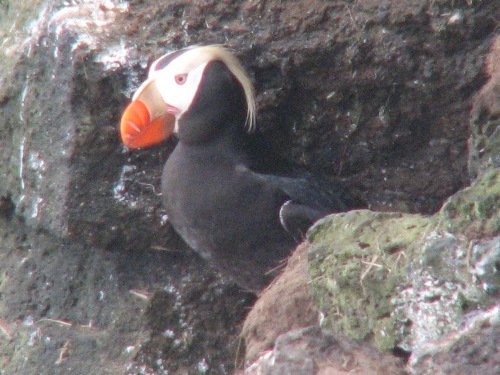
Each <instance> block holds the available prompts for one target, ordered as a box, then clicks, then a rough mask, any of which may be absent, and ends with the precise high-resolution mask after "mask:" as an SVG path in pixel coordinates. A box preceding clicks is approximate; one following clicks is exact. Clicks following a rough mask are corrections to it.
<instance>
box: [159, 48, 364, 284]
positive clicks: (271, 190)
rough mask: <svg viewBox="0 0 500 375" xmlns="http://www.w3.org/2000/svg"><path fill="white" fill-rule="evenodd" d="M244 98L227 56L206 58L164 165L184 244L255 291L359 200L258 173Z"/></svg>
mask: <svg viewBox="0 0 500 375" xmlns="http://www.w3.org/2000/svg"><path fill="white" fill-rule="evenodd" d="M175 58H177V56H176V57H175ZM175 58H174V59H170V61H173V60H175ZM163 65H165V66H168V63H167V64H163ZM163 65H162V67H163ZM247 96H248V90H246V91H245V89H244V83H242V82H241V81H240V80H239V79H238V77H237V76H236V75H235V74H234V72H233V70H231V67H230V66H228V63H227V62H226V61H222V60H218V59H214V60H209V61H208V62H207V64H206V66H205V67H204V70H203V74H202V76H201V79H200V82H199V85H198V86H197V89H196V93H195V95H194V96H193V101H192V102H191V104H190V105H189V108H188V109H187V110H185V111H184V112H183V113H181V114H177V116H176V121H177V125H176V129H177V137H178V139H179V142H178V144H177V146H176V147H175V149H174V151H173V152H172V154H171V155H170V157H169V158H168V160H167V162H166V165H165V168H164V172H163V177H162V194H163V199H164V204H165V208H166V211H167V214H168V217H169V220H170V222H171V223H172V225H173V227H174V228H175V230H176V231H177V232H178V233H179V234H180V236H181V237H182V238H183V239H184V240H185V241H186V243H187V244H188V245H189V246H190V247H192V248H193V249H194V250H195V251H196V252H198V253H199V254H200V255H201V256H202V257H203V258H205V259H206V260H207V261H208V262H210V263H211V264H212V265H214V266H215V268H216V269H217V270H219V271H220V272H221V273H222V274H225V275H228V276H230V277H231V278H232V279H234V280H235V281H236V282H237V283H238V284H239V285H241V286H242V287H243V288H245V289H247V290H250V291H255V292H258V291H260V290H262V288H263V287H265V286H266V285H267V284H268V283H269V281H270V280H271V279H272V277H273V276H275V274H276V270H277V269H279V266H280V265H282V264H284V261H285V260H286V258H287V256H288V255H289V254H290V252H291V251H292V250H293V249H294V247H295V246H296V244H297V242H298V241H299V240H300V239H302V238H303V235H304V234H305V232H306V230H307V228H308V227H309V226H310V225H311V224H312V223H313V222H314V221H316V220H317V219H319V218H321V217H322V216H324V215H326V214H328V213H332V212H339V211H345V210H346V209H348V208H349V207H351V206H352V205H353V204H354V203H355V202H354V201H352V200H351V198H350V197H349V193H348V191H347V190H346V188H345V187H344V186H342V185H341V184H340V183H331V182H330V181H327V180H325V179H321V178H318V177H316V176H312V175H310V174H303V175H297V174H295V175H291V176H290V175H272V174H266V173H259V171H258V170H255V169H254V166H255V163H254V157H255V154H254V155H253V156H252V155H251V154H252V153H249V152H248V147H249V143H248V136H247V131H246V126H245V125H246V123H247V121H248V113H249V111H248V106H249V103H248V98H247ZM167 104H168V103H167Z"/></svg>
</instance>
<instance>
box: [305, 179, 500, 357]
mask: <svg viewBox="0 0 500 375" xmlns="http://www.w3.org/2000/svg"><path fill="white" fill-rule="evenodd" d="M499 192H500V181H499V171H498V170H494V171H490V172H489V173H485V174H484V175H482V176H481V177H480V178H479V179H478V180H477V181H476V182H475V183H474V184H473V185H472V186H471V187H469V188H466V189H464V190H462V191H460V192H458V193H457V194H456V195H454V196H452V197H451V198H450V199H449V200H448V201H447V202H446V204H445V205H444V206H443V208H442V210H441V211H440V212H439V213H437V214H436V215H434V216H433V217H425V216H420V215H409V214H397V213H377V212H370V211H366V210H361V211H351V212H348V213H343V214H337V215H331V216H329V217H326V218H325V219H323V220H321V221H320V222H318V223H317V224H316V225H315V226H314V227H313V228H311V230H310V231H309V233H308V239H309V241H310V242H311V243H312V247H311V250H310V252H309V262H310V272H311V284H312V290H313V296H314V299H315V301H316V304H317V306H318V308H319V310H320V311H321V312H322V313H323V315H324V319H323V325H324V326H326V327H328V328H331V329H332V330H334V331H337V332H342V333H344V334H346V335H347V336H349V337H351V338H354V339H357V340H370V341H373V342H374V344H375V345H376V347H377V348H379V349H382V350H390V349H394V348H395V347H396V346H399V347H401V348H402V349H404V350H407V351H412V350H414V349H415V348H420V347H422V346H423V345H425V344H426V343H428V342H429V340H437V339H439V338H440V337H442V336H443V335H445V334H448V333H451V332H453V331H454V330H457V329H458V327H459V326H460V325H461V324H462V321H463V319H464V316H465V314H467V313H468V312H470V311H471V309H476V308H488V307H491V306H492V305H494V304H495V303H496V299H497V294H498V291H499V290H500V277H499V274H498V270H497V262H498V259H499V257H500V239H499V237H498V232H499V230H498V228H499V220H500V218H499V216H500V215H499V207H498V205H499V203H498V202H500V193H499Z"/></svg>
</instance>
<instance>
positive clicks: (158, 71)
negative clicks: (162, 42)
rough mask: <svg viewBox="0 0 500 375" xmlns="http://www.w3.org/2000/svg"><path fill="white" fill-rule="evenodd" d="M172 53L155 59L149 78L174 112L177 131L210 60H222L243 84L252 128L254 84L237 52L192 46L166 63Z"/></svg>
mask: <svg viewBox="0 0 500 375" xmlns="http://www.w3.org/2000/svg"><path fill="white" fill-rule="evenodd" d="M178 52H180V51H178ZM178 52H173V53H178ZM170 55H171V54H167V55H164V56H162V57H160V58H159V59H158V60H156V61H155V62H154V63H153V65H152V66H151V69H150V71H149V77H148V80H154V81H155V84H156V88H157V90H158V92H159V94H160V96H161V98H162V99H163V101H164V102H165V104H166V106H167V108H168V109H167V110H168V111H169V112H171V113H173V114H174V115H175V118H176V124H175V129H174V132H178V130H179V129H178V126H179V119H180V118H181V117H182V115H183V114H184V113H186V112H187V111H188V110H189V108H190V107H191V106H192V104H193V101H194V100H195V98H196V94H197V92H198V90H199V88H200V84H201V80H202V78H203V73H204V71H205V69H206V66H207V64H208V63H209V62H210V61H216V60H219V61H222V62H223V63H224V64H225V65H226V66H227V67H228V69H229V70H230V71H231V72H232V73H233V75H234V76H235V77H236V79H237V80H238V81H239V82H240V84H241V85H242V87H243V90H244V92H245V97H246V100H247V107H248V116H247V125H248V127H249V129H250V130H251V129H253V127H254V123H255V98H254V93H253V87H252V84H251V82H250V79H249V78H248V76H247V74H246V72H245V71H244V69H243V67H242V66H241V64H240V63H239V61H238V60H237V59H236V58H235V57H234V56H232V55H231V54H230V53H229V52H228V51H227V50H226V49H224V48H223V47H219V46H205V47H191V48H189V49H187V50H186V51H185V52H182V53H181V54H180V55H179V56H178V57H175V58H173V60H171V61H170V62H168V63H167V65H165V66H164V67H163V64H164V61H165V60H164V59H165V58H166V59H169V56H170ZM160 67H161V68H160Z"/></svg>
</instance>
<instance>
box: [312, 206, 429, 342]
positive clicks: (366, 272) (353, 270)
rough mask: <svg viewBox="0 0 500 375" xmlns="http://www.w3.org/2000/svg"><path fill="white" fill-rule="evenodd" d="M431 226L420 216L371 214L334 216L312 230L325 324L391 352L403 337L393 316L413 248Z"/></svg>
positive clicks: (317, 286)
mask: <svg viewBox="0 0 500 375" xmlns="http://www.w3.org/2000/svg"><path fill="white" fill-rule="evenodd" d="M429 224H430V220H429V219H428V218H426V217H422V216H420V215H409V214H408V215H402V214H397V213H378V212H371V211H368V210H360V211H351V212H348V213H345V214H338V215H332V216H329V217H327V218H325V219H324V220H322V221H320V222H319V223H317V224H316V225H315V226H314V227H313V228H312V229H311V230H310V231H309V236H308V237H309V240H310V241H312V243H313V244H316V245H315V246H314V247H313V248H312V250H311V251H310V253H309V260H310V265H311V274H312V285H313V293H314V296H315V298H316V300H317V302H318V305H319V309H320V310H321V311H322V312H323V313H324V314H325V320H324V323H323V324H324V325H326V326H329V327H330V328H332V329H333V330H334V331H342V332H343V333H345V334H346V335H347V336H349V337H352V338H354V339H359V340H363V339H368V338H373V339H374V341H375V343H376V345H377V346H378V347H379V348H381V349H391V348H393V347H394V345H395V344H396V342H397V341H398V339H399V338H400V337H399V336H398V335H397V332H396V322H395V320H394V317H392V316H391V311H392V309H393V307H392V302H391V301H392V299H393V298H394V297H396V295H397V293H398V292H397V287H398V286H399V285H401V284H402V283H404V282H405V280H406V272H407V271H406V268H407V267H406V266H407V265H408V264H409V262H410V261H411V260H412V258H411V256H412V254H413V251H412V248H413V245H414V244H415V243H418V241H419V240H420V238H421V237H422V235H423V233H425V231H426V229H427V228H428V226H429Z"/></svg>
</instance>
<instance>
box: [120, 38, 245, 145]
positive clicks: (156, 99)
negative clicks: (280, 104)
mask: <svg viewBox="0 0 500 375" xmlns="http://www.w3.org/2000/svg"><path fill="white" fill-rule="evenodd" d="M242 123H243V125H246V127H247V129H248V130H252V129H253V128H254V126H255V99H254V91H253V86H252V84H251V81H250V79H249V77H248V75H247V73H246V72H245V70H244V68H243V67H242V65H241V63H240V62H239V61H238V59H236V57H234V56H233V55H232V54H231V53H230V52H229V51H228V50H226V49H225V48H223V47H221V46H198V47H190V48H186V49H182V50H179V51H175V52H172V53H169V54H166V55H164V56H162V57H160V58H159V59H158V60H156V61H155V62H154V63H153V64H152V66H151V68H150V70H149V75H148V79H147V80H146V81H145V82H144V83H143V84H142V85H141V86H140V87H139V88H138V89H137V91H136V92H135V94H134V96H133V98H132V102H131V103H130V104H129V105H128V107H127V108H126V110H125V112H124V113H123V115H122V119H121V123H120V132H121V138H122V141H123V143H124V144H125V145H126V146H127V147H129V148H139V147H148V146H152V145H154V144H157V143H160V142H161V141H163V140H165V139H168V138H169V137H170V136H171V135H172V133H176V134H177V136H178V138H179V139H180V140H181V141H183V140H184V141H186V142H202V141H203V140H206V139H209V138H210V137H212V136H214V135H215V134H218V133H221V132H224V131H227V129H228V128H235V127H236V128H242V127H244V126H242Z"/></svg>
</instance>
